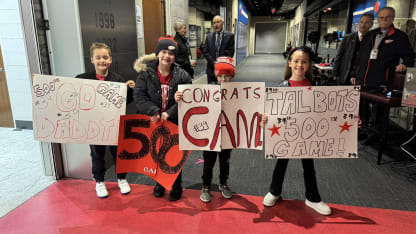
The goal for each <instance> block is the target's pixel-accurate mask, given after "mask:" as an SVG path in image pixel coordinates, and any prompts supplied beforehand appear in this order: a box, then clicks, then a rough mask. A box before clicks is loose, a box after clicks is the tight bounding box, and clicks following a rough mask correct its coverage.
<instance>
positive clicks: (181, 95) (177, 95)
mask: <svg viewBox="0 0 416 234" xmlns="http://www.w3.org/2000/svg"><path fill="white" fill-rule="evenodd" d="M182 97H183V94H182V91H176V93H175V101H176V102H179V101H180V100H182Z"/></svg>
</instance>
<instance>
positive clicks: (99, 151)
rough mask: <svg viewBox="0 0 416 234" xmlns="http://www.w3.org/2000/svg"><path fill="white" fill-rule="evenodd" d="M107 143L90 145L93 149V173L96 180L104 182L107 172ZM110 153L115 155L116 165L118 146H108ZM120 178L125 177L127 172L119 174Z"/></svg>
mask: <svg viewBox="0 0 416 234" xmlns="http://www.w3.org/2000/svg"><path fill="white" fill-rule="evenodd" d="M106 147H107V146H106V145H90V149H91V161H92V174H93V176H94V179H95V181H97V182H103V181H104V174H105V160H104V157H105V149H106ZM108 147H109V149H110V153H111V155H112V156H113V160H114V165H115V164H116V160H117V146H108ZM117 178H118V179H125V178H126V173H121V174H117Z"/></svg>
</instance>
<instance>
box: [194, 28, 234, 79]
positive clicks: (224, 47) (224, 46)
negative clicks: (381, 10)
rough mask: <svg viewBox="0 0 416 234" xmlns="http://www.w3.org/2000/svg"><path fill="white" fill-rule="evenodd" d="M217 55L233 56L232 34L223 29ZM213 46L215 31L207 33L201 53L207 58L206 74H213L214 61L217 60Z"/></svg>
mask: <svg viewBox="0 0 416 234" xmlns="http://www.w3.org/2000/svg"><path fill="white" fill-rule="evenodd" d="M223 32H224V33H223V34H222V39H221V46H220V51H219V56H220V57H221V56H229V57H233V56H234V51H235V48H234V34H232V33H231V32H227V31H223ZM216 52H217V49H216V46H215V32H211V33H208V35H207V37H206V40H205V46H204V48H203V51H202V53H203V54H204V57H205V58H206V59H207V75H208V76H212V77H213V76H214V62H215V61H216V60H217V56H216Z"/></svg>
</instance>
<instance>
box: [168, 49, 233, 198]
mask: <svg viewBox="0 0 416 234" xmlns="http://www.w3.org/2000/svg"><path fill="white" fill-rule="evenodd" d="M214 74H215V77H216V78H217V80H218V83H220V84H221V83H224V82H230V81H231V79H232V78H233V77H234V74H235V69H234V65H233V59H232V58H230V57H219V58H217V61H216V64H215V70H214ZM182 96H183V95H182V92H181V91H178V92H176V94H175V100H176V101H177V102H178V101H180V100H182ZM217 154H218V158H219V161H220V185H219V186H218V189H219V190H220V191H221V194H222V196H223V197H225V198H227V199H229V198H231V197H232V196H233V194H232V192H231V189H230V187H228V185H227V179H228V175H229V171H230V157H231V149H223V150H221V151H220V152H215V151H203V155H204V170H203V174H202V182H203V187H202V193H201V196H200V199H201V201H203V202H209V201H211V194H210V193H209V191H210V186H211V180H212V170H213V169H214V165H215V161H216V160H217Z"/></svg>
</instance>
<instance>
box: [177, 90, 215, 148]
mask: <svg viewBox="0 0 416 234" xmlns="http://www.w3.org/2000/svg"><path fill="white" fill-rule="evenodd" d="M178 90H181V91H182V92H183V98H182V101H180V102H179V103H178V110H179V111H178V117H179V118H178V119H179V149H180V150H211V151H220V150H221V148H220V143H221V142H220V141H221V135H220V132H219V131H220V128H218V130H217V131H215V130H216V129H217V123H218V120H219V117H220V114H221V88H220V86H219V85H179V87H178ZM218 137H220V138H218ZM213 140H214V141H215V140H216V141H215V142H213ZM211 143H212V144H211Z"/></svg>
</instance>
